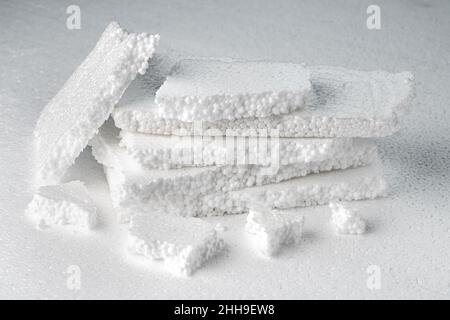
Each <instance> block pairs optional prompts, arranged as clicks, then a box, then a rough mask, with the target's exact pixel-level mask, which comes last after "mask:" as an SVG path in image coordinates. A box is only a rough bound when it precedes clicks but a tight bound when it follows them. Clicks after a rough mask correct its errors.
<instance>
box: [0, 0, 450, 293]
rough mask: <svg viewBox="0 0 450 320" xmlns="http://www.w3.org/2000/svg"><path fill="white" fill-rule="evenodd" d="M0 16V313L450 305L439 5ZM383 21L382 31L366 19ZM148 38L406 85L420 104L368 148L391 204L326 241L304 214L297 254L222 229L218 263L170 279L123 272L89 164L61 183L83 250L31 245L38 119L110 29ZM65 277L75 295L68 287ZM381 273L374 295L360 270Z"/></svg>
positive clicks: (14, 12)
mask: <svg viewBox="0 0 450 320" xmlns="http://www.w3.org/2000/svg"><path fill="white" fill-rule="evenodd" d="M70 4H74V2H73V1H56V0H55V1H29V3H26V2H25V1H5V0H1V1H0V188H1V189H0V219H1V220H0V298H45V299H46V298H181V299H183V298H212V299H214V298H278V299H283V298H289V299H290V298H331V299H334V298H369V299H370V298H450V241H449V240H450V210H449V209H450V206H449V204H450V200H449V197H450V194H449V191H450V179H449V178H450V160H449V156H450V143H449V142H450V138H449V137H450V126H449V124H450V115H449V111H448V106H449V101H450V58H449V57H450V36H449V35H450V19H449V17H450V2H449V1H424V0H414V1H406V0H404V1H373V0H371V1H335V0H333V1H332V0H330V1H308V2H305V3H300V1H283V0H279V1H193V0H189V1H176V2H175V1H162V0H161V1H155V0H152V1H108V2H101V1H95V2H94V1H77V4H78V5H79V6H80V7H81V19H82V20H81V30H72V31H71V30H68V29H67V28H66V18H67V14H66V13H65V12H66V8H67V6H68V5H70ZM369 4H378V5H379V6H380V7H381V23H382V25H381V30H377V31H371V30H368V29H367V27H366V19H367V14H366V8H367V6H368V5H369ZM113 19H114V20H117V21H119V22H120V23H122V24H123V25H124V26H125V27H127V28H128V29H130V30H135V31H148V32H158V33H160V34H161V45H162V46H170V47H172V48H174V49H177V50H181V51H183V52H186V54H191V55H200V56H221V57H223V56H230V57H236V58H249V59H272V60H282V61H293V62H306V63H307V64H310V65H312V64H328V65H335V66H343V67H349V68H355V69H362V70H373V69H385V70H388V71H392V72H395V71H402V70H410V71H412V72H413V73H414V75H415V77H416V83H417V99H416V103H415V105H414V106H413V108H412V110H411V113H410V114H409V115H408V116H407V118H406V119H405V129H404V130H403V131H402V132H401V133H399V134H397V135H395V136H393V137H390V138H387V139H379V140H378V141H377V143H378V145H379V148H380V151H381V153H382V157H383V162H384V165H385V168H386V174H387V178H388V181H389V183H390V185H391V193H390V195H389V197H388V198H385V199H380V200H376V201H371V202H369V203H367V204H366V205H365V207H366V210H365V211H364V213H363V215H364V216H365V217H366V218H367V219H368V221H369V223H370V230H369V231H370V232H369V233H368V234H367V235H365V236H363V237H336V236H334V235H333V233H332V231H331V230H330V229H329V227H328V226H327V224H326V222H327V219H328V211H327V210H326V209H317V210H313V212H309V211H308V212H307V216H306V226H305V227H306V235H305V241H304V242H303V243H302V244H301V245H300V246H299V247H297V248H292V249H289V250H286V251H284V252H283V253H282V254H281V255H280V256H279V257H278V258H277V259H274V260H262V259H260V258H259V257H258V256H256V255H255V254H254V253H253V252H252V251H251V249H250V248H249V247H248V244H246V242H245V241H244V238H243V223H244V221H245V217H244V216H235V217H227V218H221V219H216V220H221V221H222V222H223V224H224V225H227V226H228V227H229V230H228V231H227V232H226V233H225V234H224V237H225V238H226V240H227V241H228V243H229V250H228V252H227V253H226V254H224V255H222V256H221V257H219V258H217V259H215V260H213V261H212V262H211V263H209V264H208V265H206V266H205V267H204V268H203V269H201V270H200V271H199V272H197V273H196V274H194V276H193V277H192V278H188V279H178V278H174V277H172V276H170V275H169V274H167V273H165V272H164V271H163V270H162V268H161V266H160V265H159V264H155V266H154V267H152V269H149V268H144V267H142V266H135V265H133V264H130V263H129V262H128V261H126V260H124V258H123V254H122V247H121V240H122V239H121V238H122V236H123V231H122V230H120V228H119V227H118V226H116V225H115V224H114V223H113V218H112V214H113V213H112V211H111V208H110V206H109V205H108V190H107V186H106V184H105V181H104V177H103V173H102V170H101V167H100V166H99V165H97V164H96V163H95V161H94V160H93V159H92V157H91V156H90V151H89V150H87V152H84V153H83V154H82V156H81V158H80V159H79V160H78V161H77V164H76V166H75V167H74V168H73V170H72V171H71V173H70V177H69V178H78V177H81V178H82V179H85V180H86V181H87V183H88V186H89V188H90V190H91V191H92V192H93V193H94V194H96V198H97V201H98V203H99V206H100V209H101V215H102V224H101V226H100V227H99V229H98V230H97V231H96V232H93V233H92V234H90V235H72V234H63V233H60V232H57V231H51V230H47V231H44V232H42V231H38V230H36V229H35V228H34V226H33V225H31V224H29V223H28V221H26V220H25V219H24V216H23V212H24V209H25V207H26V205H27V203H28V202H29V201H30V200H31V197H32V190H31V184H30V182H31V163H30V147H31V133H32V129H33V127H34V124H35V121H36V119H37V117H38V115H39V112H40V110H41V109H42V108H43V107H44V105H45V104H46V103H47V102H48V101H49V99H50V98H51V97H52V96H53V95H54V94H55V93H56V92H57V90H58V89H59V88H60V87H61V86H62V84H63V82H64V81H65V80H66V79H67V78H68V77H69V75H70V74H71V73H72V72H73V70H74V69H75V68H76V66H77V65H78V64H79V63H80V62H81V61H82V60H83V59H84V57H85V56H86V55H87V53H88V52H89V51H90V50H91V49H92V47H93V45H94V44H95V42H96V40H97V39H98V37H99V36H100V34H101V32H102V31H103V29H104V28H105V26H106V25H107V23H108V22H109V21H111V20H113ZM71 265H76V266H79V267H80V269H81V288H80V290H77V291H76V290H70V289H69V287H68V286H67V283H66V281H67V278H68V275H67V274H65V271H66V270H67V268H68V267H69V266H71ZM370 265H377V266H379V267H380V269H381V288H380V289H379V290H369V289H368V287H367V285H366V281H367V278H368V277H369V274H368V273H366V269H367V267H369V266H370Z"/></svg>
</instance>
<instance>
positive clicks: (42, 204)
mask: <svg viewBox="0 0 450 320" xmlns="http://www.w3.org/2000/svg"><path fill="white" fill-rule="evenodd" d="M26 212H27V214H28V215H29V216H30V217H31V218H33V219H34V220H36V221H37V222H38V226H39V227H46V226H58V225H60V226H69V227H73V228H76V229H92V228H93V227H94V226H95V225H96V222H97V209H96V206H95V204H94V202H93V201H92V199H91V197H90V196H89V193H88V191H87V189H86V187H85V186H84V184H83V183H82V182H81V181H71V182H68V183H64V184H60V185H49V186H43V187H40V188H39V189H38V191H37V193H36V194H35V195H34V197H33V199H32V201H31V202H30V204H29V205H28V207H27V210H26Z"/></svg>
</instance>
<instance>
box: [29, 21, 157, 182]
mask: <svg viewBox="0 0 450 320" xmlns="http://www.w3.org/2000/svg"><path fill="white" fill-rule="evenodd" d="M158 39H159V36H157V35H148V34H146V33H141V34H128V33H127V32H126V31H125V30H123V29H122V28H121V27H120V26H119V25H118V24H117V23H115V22H112V23H110V24H109V25H108V27H107V28H106V30H105V31H104V32H103V34H102V36H101V38H100V40H99V41H98V43H97V44H96V46H95V48H94V49H93V50H92V52H91V53H90V54H89V55H88V56H87V58H86V59H85V60H84V61H83V62H82V63H81V65H80V66H79V67H78V68H77V69H76V70H75V72H74V73H73V74H72V75H71V77H70V78H69V79H68V80H67V81H66V83H65V84H64V86H63V87H62V88H61V90H60V91H59V92H58V93H57V94H56V95H55V96H54V97H53V99H52V100H51V101H50V102H49V103H48V104H47V106H46V107H45V108H44V110H43V111H42V113H41V115H40V117H39V120H38V122H37V124H36V128H35V130H34V136H35V161H36V177H37V179H36V180H37V181H36V182H37V184H38V185H45V184H53V183H58V182H59V181H60V178H61V177H62V176H63V175H64V173H65V172H66V170H67V169H68V168H69V167H70V166H71V165H72V164H73V163H74V161H75V158H76V157H77V156H78V155H79V154H80V152H81V151H82V150H83V149H84V147H85V146H86V145H87V143H88V141H89V139H91V138H92V137H93V136H94V134H95V133H96V131H97V130H98V128H99V127H100V126H101V125H102V123H103V122H105V120H106V119H107V118H108V117H109V115H110V114H111V112H112V110H113V107H114V105H115V104H116V103H117V101H118V100H119V99H120V97H121V96H122V94H123V92H124V91H125V89H126V88H127V87H128V85H129V84H130V83H131V81H132V80H133V79H134V78H135V76H136V74H137V73H141V74H142V73H144V72H145V71H146V69H147V65H148V63H147V60H148V59H149V58H150V57H151V56H152V54H153V52H154V51H155V46H156V45H157V43H158Z"/></svg>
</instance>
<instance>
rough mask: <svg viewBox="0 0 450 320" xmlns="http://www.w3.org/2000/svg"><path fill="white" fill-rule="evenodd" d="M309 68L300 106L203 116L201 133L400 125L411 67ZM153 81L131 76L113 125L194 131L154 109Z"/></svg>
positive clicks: (374, 129)
mask: <svg viewBox="0 0 450 320" xmlns="http://www.w3.org/2000/svg"><path fill="white" fill-rule="evenodd" d="M164 61H165V60H164V59H161V60H160V62H159V63H160V64H163V62H164ZM155 69H156V70H158V66H155ZM308 70H309V71H310V73H311V83H312V93H311V98H310V99H309V100H308V102H307V103H306V106H305V107H304V108H303V109H302V110H299V111H293V112H291V113H289V114H280V115H277V116H268V117H251V118H241V119H235V120H221V121H205V120H203V121H202V129H203V132H204V133H203V134H207V132H208V130H209V131H210V132H221V133H222V134H223V135H225V134H226V132H227V130H229V131H232V132H233V134H234V135H238V136H242V135H246V134H248V132H249V131H250V130H257V131H258V132H261V133H270V132H271V130H274V129H275V130H278V132H279V136H280V137H300V138H302V137H321V138H334V137H383V136H387V135H390V134H393V133H394V132H396V131H398V130H399V128H400V123H399V118H400V117H401V116H402V115H403V114H404V111H405V110H406V109H407V108H408V107H409V106H410V104H411V102H412V99H413V98H414V95H415V93H414V82H413V76H412V74H411V73H410V72H401V73H388V72H386V71H371V72H366V71H355V70H349V69H345V68H339V67H327V66H312V67H308ZM154 82H159V83H162V80H161V77H159V78H158V79H154V78H153V77H152V74H151V73H149V74H146V75H144V76H143V77H140V78H139V79H136V81H135V82H134V83H133V84H132V85H131V86H130V88H129V89H128V90H127V91H126V92H125V94H124V98H123V99H122V101H121V102H120V103H119V104H118V106H117V108H116V109H115V110H114V112H113V117H114V121H115V123H116V125H117V126H118V127H119V128H121V129H123V130H126V131H136V132H142V133H152V134H165V135H168V134H175V135H191V134H194V133H195V131H196V128H195V122H188V121H181V120H180V119H179V118H176V117H167V116H161V115H160V114H159V113H158V112H157V109H158V108H157V106H156V104H155V102H154V99H155V92H156V90H157V85H152V86H149V85H148V84H149V83H150V84H154Z"/></svg>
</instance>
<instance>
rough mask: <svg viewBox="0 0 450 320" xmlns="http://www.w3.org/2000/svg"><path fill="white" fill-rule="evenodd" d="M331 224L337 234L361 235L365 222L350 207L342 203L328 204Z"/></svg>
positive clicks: (364, 229) (364, 228)
mask: <svg viewBox="0 0 450 320" xmlns="http://www.w3.org/2000/svg"><path fill="white" fill-rule="evenodd" d="M329 207H330V209H331V223H332V224H333V227H334V229H335V230H336V232H337V233H338V234H363V233H364V232H365V231H366V222H365V221H364V220H363V219H362V218H361V217H360V216H359V215H358V213H357V212H356V211H355V210H354V209H353V208H351V207H350V204H345V205H344V203H342V202H330V204H329Z"/></svg>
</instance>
